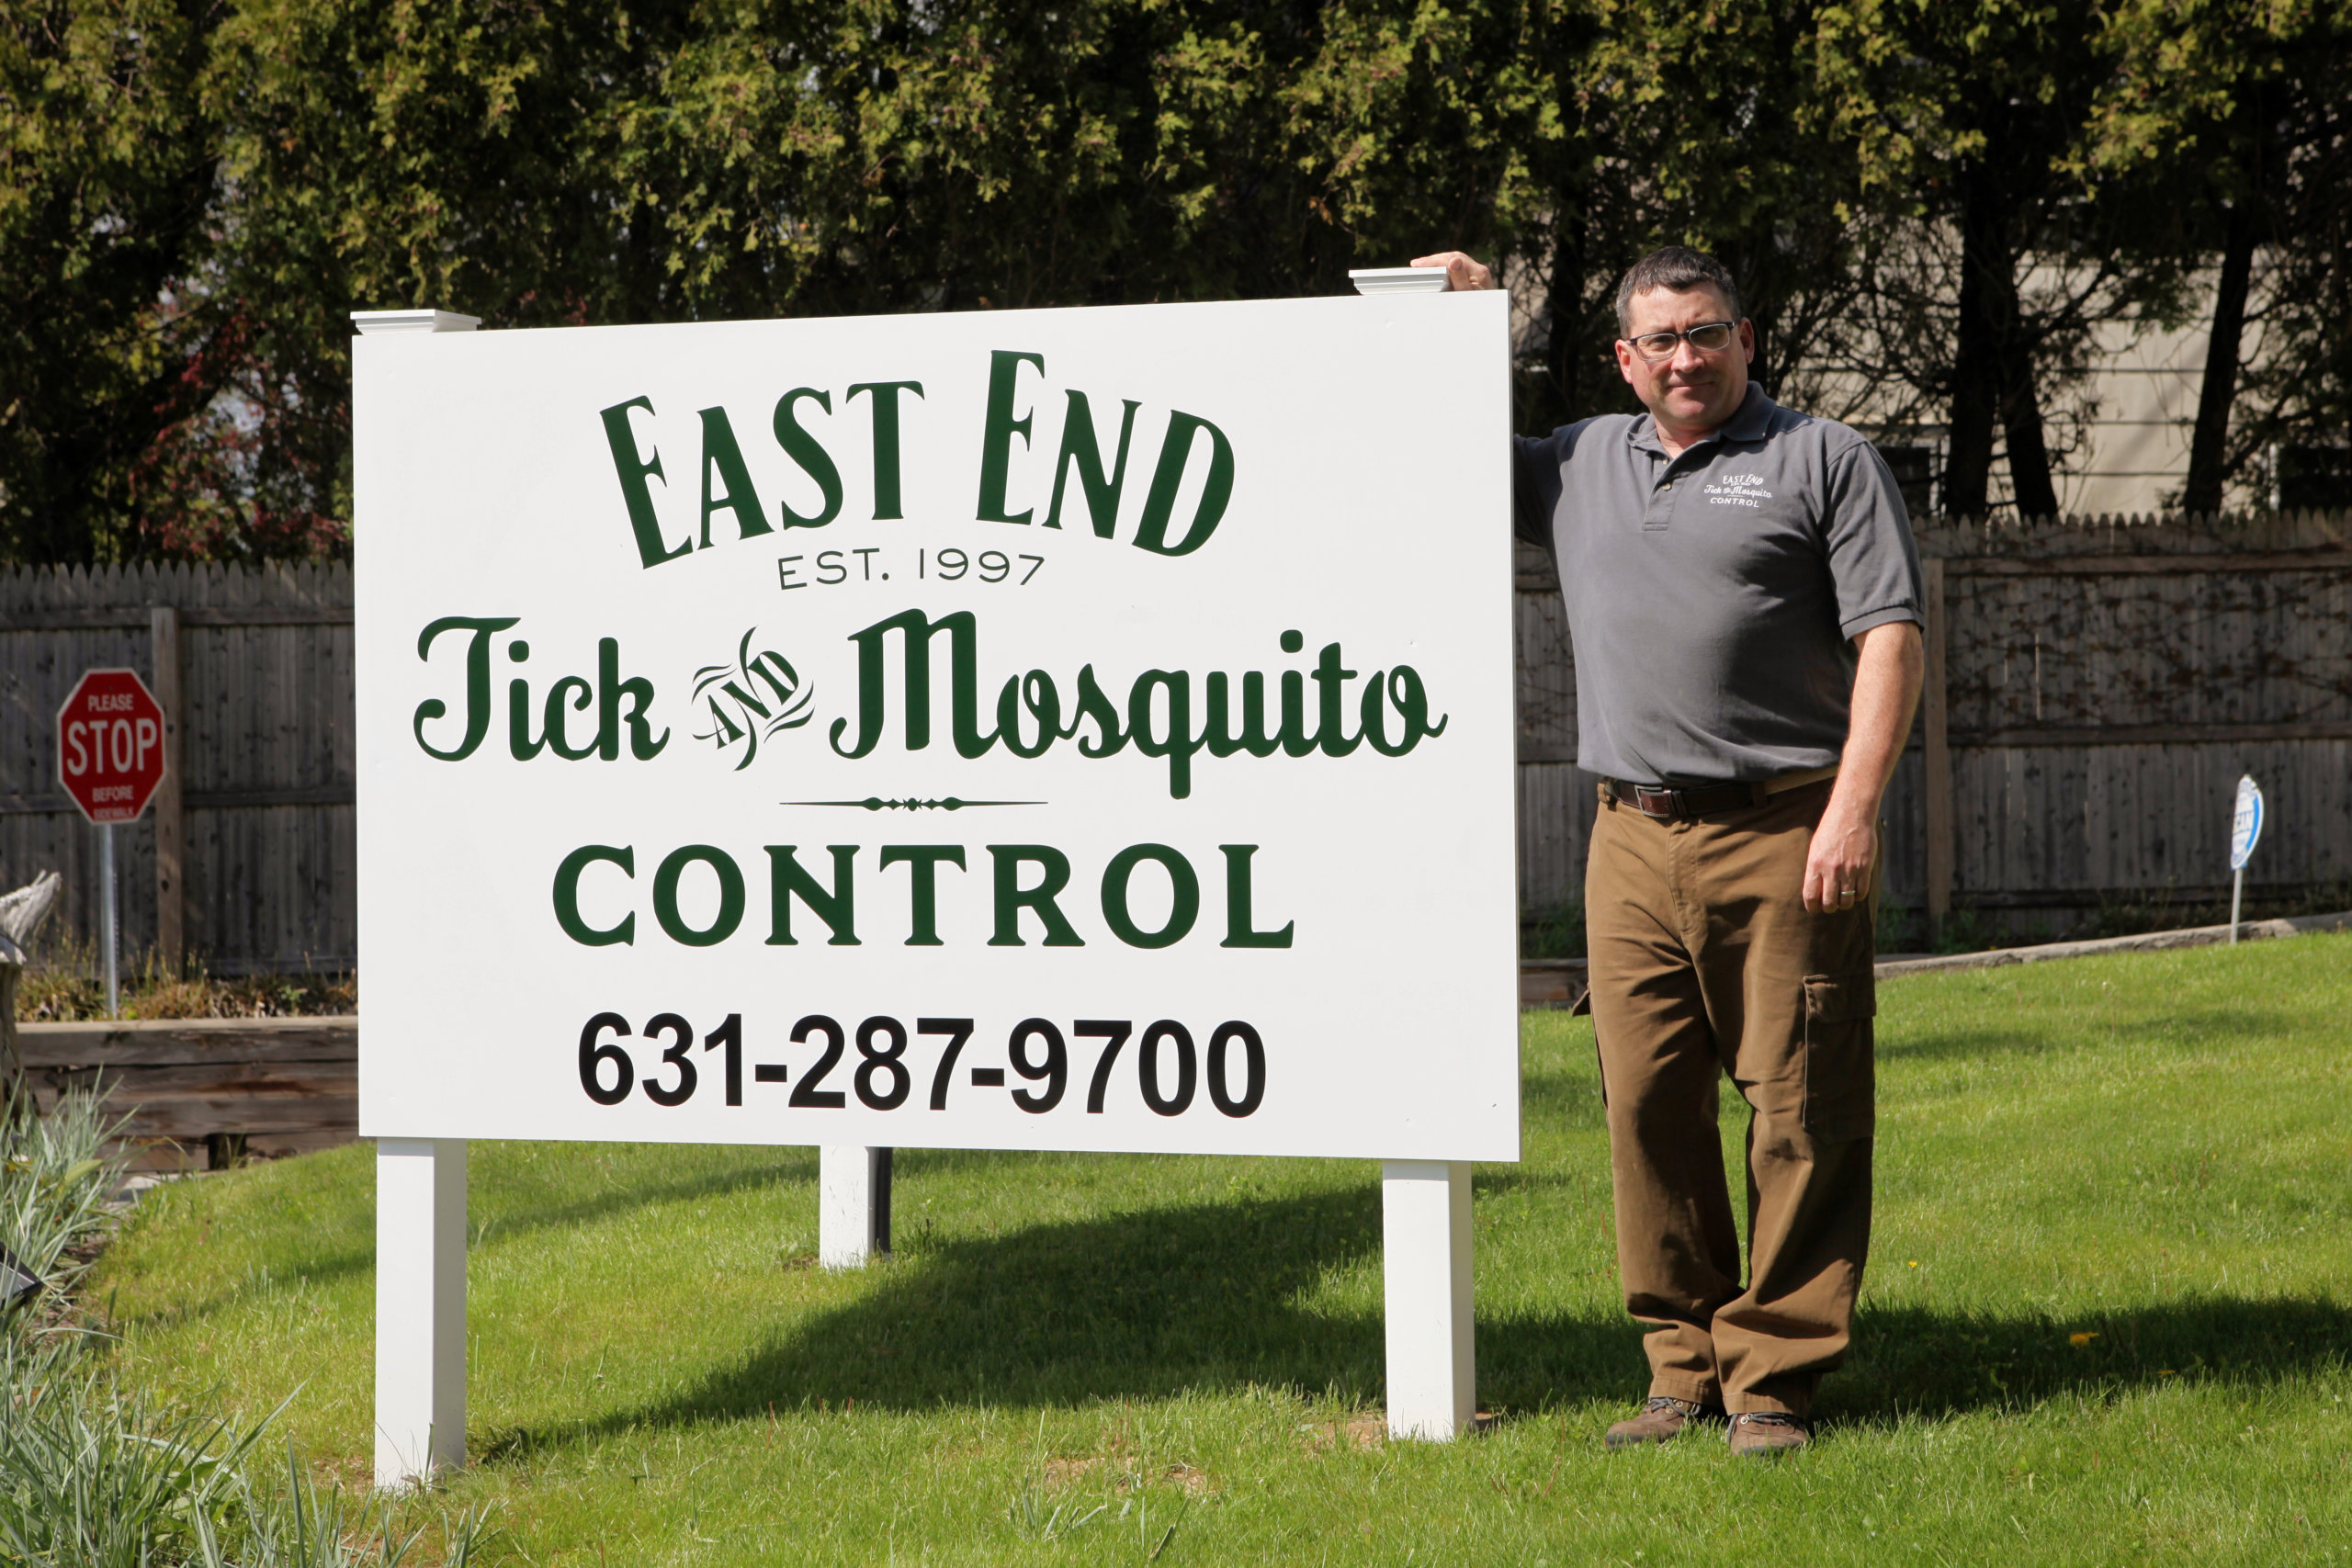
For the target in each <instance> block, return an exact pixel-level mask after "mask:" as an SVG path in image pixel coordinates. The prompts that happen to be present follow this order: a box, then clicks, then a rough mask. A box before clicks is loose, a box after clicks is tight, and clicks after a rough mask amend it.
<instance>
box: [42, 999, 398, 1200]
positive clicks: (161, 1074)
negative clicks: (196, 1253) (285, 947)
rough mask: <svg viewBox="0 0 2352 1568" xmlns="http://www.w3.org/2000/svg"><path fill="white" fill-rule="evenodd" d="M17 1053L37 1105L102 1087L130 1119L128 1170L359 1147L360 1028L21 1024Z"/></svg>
mask: <svg viewBox="0 0 2352 1568" xmlns="http://www.w3.org/2000/svg"><path fill="white" fill-rule="evenodd" d="M17 1048H18V1049H19V1050H20V1051H21V1052H22V1053H23V1054H24V1062H25V1070H26V1072H27V1073H28V1075H29V1076H30V1077H31V1078H32V1081H33V1084H34V1088H35V1090H36V1092H37V1093H38V1094H39V1096H40V1099H41V1100H42V1101H43V1102H44V1103H46V1102H47V1101H49V1100H51V1098H52V1097H53V1096H54V1095H56V1094H57V1093H58V1092H60V1091H62V1090H63V1089H67V1088H71V1087H75V1086H80V1085H85V1084H87V1083H89V1082H90V1081H92V1080H93V1079H94V1078H96V1079H102V1080H103V1081H104V1083H105V1084H106V1086H107V1090H108V1096H107V1098H108V1102H109V1103H110V1104H111V1105H112V1106H113V1107H115V1109H116V1110H117V1111H119V1112H120V1113H123V1114H127V1115H128V1116H129V1118H130V1121H129V1122H128V1124H127V1125H126V1126H125V1128H124V1130H123V1132H124V1138H125V1141H126V1142H128V1143H130V1145H134V1146H135V1147H136V1148H137V1150H138V1153H137V1155H136V1156H135V1157H134V1159H133V1161H132V1167H133V1168H134V1169H146V1170H158V1169H163V1170H172V1169H182V1168H188V1167H198V1168H200V1167H203V1166H205V1165H207V1164H208V1163H212V1162H213V1161H214V1160H215V1159H216V1158H217V1157H218V1156H220V1154H221V1153H222V1152H223V1151H224V1150H225V1149H232V1148H233V1147H234V1145H227V1144H225V1143H216V1142H215V1140H226V1139H234V1138H243V1140H244V1142H243V1152H245V1153H248V1154H258V1155H268V1156H278V1155H290V1154H300V1153H303V1152H305V1151H307V1150H310V1149H323V1148H331V1147H333V1146H334V1145H337V1144H347V1143H350V1142H352V1141H354V1140H355V1139H356V1138H357V1137H358V1136H359V1020H358V1019H357V1018H356V1016H346V1017H341V1018H218V1019H213V1018H207V1019H155V1020H137V1021H112V1022H108V1021H96V1022H87V1023H20V1024H18V1025H17Z"/></svg>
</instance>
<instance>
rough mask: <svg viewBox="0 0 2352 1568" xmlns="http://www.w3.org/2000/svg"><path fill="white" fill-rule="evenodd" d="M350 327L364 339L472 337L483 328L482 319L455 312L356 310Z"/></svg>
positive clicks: (353, 312) (352, 313)
mask: <svg viewBox="0 0 2352 1568" xmlns="http://www.w3.org/2000/svg"><path fill="white" fill-rule="evenodd" d="M351 324H352V325H353V326H355V327H357V328H358V329H359V332H360V334H361V335H362V336H365V337H383V336H388V335H390V333H469V332H471V331H473V330H474V329H475V328H476V327H478V326H480V325H481V317H480V316H460V315H459V314H458V312H456V311H455V310H354V311H352V312H351Z"/></svg>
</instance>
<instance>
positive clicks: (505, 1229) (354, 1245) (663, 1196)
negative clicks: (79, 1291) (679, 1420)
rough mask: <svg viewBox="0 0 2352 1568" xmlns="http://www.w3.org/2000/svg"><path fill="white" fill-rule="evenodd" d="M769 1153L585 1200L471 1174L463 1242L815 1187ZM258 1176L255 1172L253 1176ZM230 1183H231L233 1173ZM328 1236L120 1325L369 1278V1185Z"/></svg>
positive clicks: (803, 1162) (783, 1154) (805, 1173)
mask: <svg viewBox="0 0 2352 1568" xmlns="http://www.w3.org/2000/svg"><path fill="white" fill-rule="evenodd" d="M775 1154H776V1156H778V1157H776V1158H774V1159H769V1160H763V1161H762V1162H761V1163H759V1164H757V1165H746V1166H739V1167H736V1168H731V1169H723V1170H713V1171H707V1172H703V1173H701V1174H698V1175H694V1176H684V1177H673V1178H669V1179H661V1178H647V1177H642V1176H635V1177H633V1178H632V1179H630V1180H629V1181H628V1182H620V1183H616V1184H614V1185H613V1186H611V1187H609V1188H607V1189H605V1190H603V1191H600V1192H596V1193H594V1194H592V1195H591V1196H588V1197H584V1198H573V1197H568V1196H567V1197H564V1198H562V1199H560V1200H555V1201H551V1200H550V1199H549V1198H548V1196H547V1195H545V1194H534V1195H529V1196H515V1195H510V1194H499V1195H496V1196H493V1197H492V1198H490V1199H488V1200H487V1201H485V1199H484V1198H483V1197H481V1195H480V1194H481V1189H482V1188H483V1187H484V1186H489V1185H492V1183H491V1182H485V1181H483V1180H482V1179H481V1175H477V1176H476V1177H475V1183H476V1186H475V1192H476V1196H475V1198H474V1200H473V1204H472V1212H471V1214H470V1215H469V1219H470V1221H471V1224H470V1227H469V1230H470V1235H471V1238H472V1239H471V1242H470V1245H471V1246H473V1247H477V1248H479V1247H481V1246H483V1245H484V1244H485V1243H495V1244H497V1245H502V1246H503V1245H505V1244H508V1243H511V1242H513V1241H515V1240H516V1239H517V1238H519V1237H522V1236H526V1235H533V1234H535V1233H537V1232H541V1231H550V1230H574V1229H577V1228H579V1227H581V1226H582V1225H586V1224H593V1223H594V1222H595V1221H598V1220H603V1219H608V1218H610V1217H612V1216H613V1215H616V1214H621V1213H632V1212H635V1211H638V1210H643V1209H649V1208H652V1207H655V1206H658V1205H661V1204H665V1203H691V1202H696V1201H707V1200H709V1199H714V1198H724V1197H728V1196H730V1195H732V1194H734V1193H737V1192H742V1191H746V1190H758V1189H767V1188H776V1187H789V1186H796V1185H797V1186H803V1187H808V1186H813V1185H814V1184H815V1182H816V1179H817V1151H816V1150H814V1149H801V1148H797V1147H795V1148H786V1149H778V1150H776V1151H775ZM492 1157H495V1156H492ZM476 1160H477V1162H478V1163H477V1164H476V1165H475V1167H474V1169H475V1171H476V1172H482V1171H483V1170H484V1168H485V1167H486V1166H487V1165H488V1163H489V1162H488V1161H486V1160H482V1159H481V1156H476ZM259 1174H260V1173H259V1172H258V1171H257V1172H255V1175H256V1176H258V1175H259ZM229 1179H232V1180H233V1179H236V1178H235V1177H234V1176H232V1177H230V1178H229ZM493 1180H494V1179H493ZM331 1234H333V1235H335V1236H336V1237H337V1238H338V1240H339V1243H340V1245H330V1244H327V1243H325V1242H322V1241H321V1240H319V1239H318V1238H317V1236H316V1235H313V1236H310V1237H306V1238H305V1241H304V1245H305V1247H308V1248H309V1250H307V1251H306V1252H305V1253H304V1254H303V1255H302V1256H300V1258H292V1259H288V1258H277V1259H273V1260H272V1261H271V1262H270V1264H269V1266H268V1267H267V1268H266V1269H254V1270H251V1271H249V1272H247V1273H245V1274H243V1275H241V1276H237V1277H234V1278H233V1279H229V1280H224V1281H223V1282H222V1284H221V1288H220V1289H217V1290H214V1291H212V1292H209V1293H206V1294H203V1295H192V1296H187V1297H183V1298H180V1299H176V1300H173V1301H169V1302H164V1303H158V1304H157V1305H155V1306H153V1307H152V1308H149V1309H147V1310H144V1311H139V1312H131V1313H126V1314H124V1316H123V1322H124V1323H125V1324H126V1325H137V1326H139V1327H141V1328H144V1329H155V1328H164V1327H171V1326H175V1325H183V1324H189V1323H197V1322H201V1321H202V1320H204V1319H206V1318H209V1317H212V1316H215V1315H217V1314H220V1313H223V1312H227V1311H229V1310H231V1309H232V1308H235V1307H238V1306H242V1305H243V1304H245V1303H249V1302H253V1301H256V1300H260V1299H262V1298H265V1297H270V1296H277V1295H283V1294H285V1293H286V1292H287V1291H288V1290H289V1289H302V1288H305V1287H315V1286H322V1285H331V1284H334V1283H335V1282H336V1281H338V1280H347V1279H351V1278H354V1277H356V1276H359V1275H364V1274H369V1273H372V1272H373V1271H374V1269H375V1267H376V1236H375V1230H374V1201H373V1191H372V1188H371V1190H370V1191H369V1194H368V1199H367V1200H366V1201H363V1202H362V1203H360V1204H357V1205H355V1206H353V1207H352V1208H351V1209H350V1210H349V1211H347V1212H346V1213H345V1216H344V1223H343V1224H342V1225H341V1226H340V1228H338V1229H336V1230H335V1231H334V1232H333V1233H331Z"/></svg>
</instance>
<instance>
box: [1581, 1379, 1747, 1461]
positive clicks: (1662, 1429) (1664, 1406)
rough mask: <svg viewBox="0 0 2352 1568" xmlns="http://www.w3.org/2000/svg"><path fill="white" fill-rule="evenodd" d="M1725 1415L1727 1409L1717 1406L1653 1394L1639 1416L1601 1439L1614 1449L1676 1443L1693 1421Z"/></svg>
mask: <svg viewBox="0 0 2352 1568" xmlns="http://www.w3.org/2000/svg"><path fill="white" fill-rule="evenodd" d="M1723 1416H1724V1413H1723V1411H1722V1410H1721V1409H1720V1408H1718V1407H1717V1406H1714V1405H1711V1404H1697V1403H1695V1402H1693V1401H1691V1400H1688V1399H1674V1398H1670V1397H1668V1395H1666V1394H1662V1393H1659V1394H1653V1395H1651V1396H1650V1398H1649V1399H1648V1401H1647V1402H1645V1404H1643V1405H1642V1413H1641V1414H1640V1415H1639V1416H1634V1417H1633V1418H1632V1419H1631V1420H1628V1421H1620V1422H1618V1423H1617V1424H1616V1425H1615V1426H1614V1427H1610V1428H1609V1430H1608V1432H1607V1434H1606V1435H1604V1436H1603V1437H1602V1438H1601V1439H1600V1440H1601V1441H1602V1442H1603V1443H1605V1444H1607V1445H1608V1446H1609V1447H1611V1448H1612V1449H1630V1448H1632V1447H1633V1446H1634V1444H1636V1443H1667V1442H1672V1441H1673V1440H1674V1439H1675V1438H1679V1437H1680V1436H1681V1435H1682V1429H1683V1428H1684V1427H1688V1426H1690V1425H1691V1423H1692V1422H1693V1421H1707V1420H1715V1421H1720V1420H1722V1419H1723Z"/></svg>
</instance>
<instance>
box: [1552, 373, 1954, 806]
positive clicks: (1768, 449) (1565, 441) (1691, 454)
mask: <svg viewBox="0 0 2352 1568" xmlns="http://www.w3.org/2000/svg"><path fill="white" fill-rule="evenodd" d="M1514 450H1515V454H1516V463H1515V466H1514V480H1515V482H1514V485H1513V491H1514V503H1515V507H1516V511H1517V514H1518V531H1519V536H1520V537H1521V538H1523V539H1526V540H1528V541H1530V542H1531V543H1533V544H1538V545H1542V546H1543V547H1545V548H1546V549H1548V550H1550V551H1551V552H1552V558H1553V560H1554V561H1555V563H1556V564H1557V566H1558V567H1559V572H1560V592H1561V594H1562V596H1563V597H1564V598H1565V599H1566V602H1567V612H1568V635H1569V637H1570V639H1571V641H1572V642H1573V643H1574V645H1575V649H1576V660H1577V765H1578V766H1580V767H1582V768H1584V769H1585V770H1586V771H1587V772H1589V773H1600V774H1602V775H1604V776H1605V777H1609V778H1616V779H1623V780H1625V781H1627V782H1629V783H1634V784H1661V783H1673V784H1702V783H1711V782H1720V781H1724V780H1737V781H1742V782H1745V781H1749V780H1755V779H1766V778H1771V777H1773V776H1774V775H1776V774H1780V773H1793V772H1796V771H1797V770H1799V769H1804V768H1819V767H1826V766H1827V765H1828V764H1830V763H1832V762H1835V761H1838V753H1839V752H1840V751H1841V750H1843V749H1844V747H1845V743H1846V728H1847V710H1848V705H1849V699H1850V697H1851V695H1852V693H1853V687H1854V657H1855V656H1854V649H1853V645H1852V643H1851V641H1850V640H1849V639H1851V638H1853V637H1859V636H1860V635H1861V634H1862V633H1863V632H1865V631H1868V630H1869V629H1870V628H1871V627H1872V626H1883V625H1884V624H1885V623H1887V622H1889V621H1917V620H1918V619H1919V618H1920V616H1919V604H1920V592H1919V557H1918V551H1917V548H1916V547H1915V546H1914V545H1913V543H1912V540H1911V520H1910V517H1909V514H1908V513H1905V510H1904V506H1903V497H1902V494H1901V492H1900V491H1897V490H1896V488H1895V483H1894V475H1893V474H1892V473H1890V472H1889V471H1888V469H1887V467H1886V462H1885V459H1883V458H1882V457H1880V456H1879V455H1878V452H1877V449H1876V448H1874V447H1872V446H1871V444H1870V443H1869V442H1868V441H1866V440H1864V439H1863V438H1862V437H1861V436H1860V435H1858V434H1855V433H1854V432H1853V431H1851V430H1849V429H1848V428H1847V427H1846V426H1844V425H1842V424H1839V423H1838V422H1837V421H1835V420H1827V419H1815V418H1812V417H1810V416H1809V415H1806V414H1801V413H1795V412H1791V411H1790V410H1788V409H1784V408H1782V407H1781V406H1780V405H1779V404H1778V403H1775V402H1774V401H1773V400H1771V399H1770V398H1768V397H1766V396H1765V395H1764V393H1763V390H1762V389H1760V388H1758V387H1757V386H1755V385H1754V384H1753V383H1751V384H1750V385H1749V387H1748V389H1747V400H1746V401H1744V402H1742V403H1741V404H1740V406H1739V412H1737V413H1736V414H1734V415H1733V416H1732V418H1731V421H1730V423H1727V424H1725V425H1724V427H1723V428H1722V429H1720V430H1718V431H1716V432H1715V434H1713V436H1711V437H1710V438H1708V439H1707V440H1705V441H1702V442H1700V443H1699V444H1698V445H1697V446H1691V447H1689V448H1687V449H1686V450H1685V451H1684V452H1683V453H1682V455H1681V456H1680V457H1676V458H1674V459H1672V460H1670V461H1669V460H1668V457H1667V456H1666V452H1665V450H1664V449H1663V448H1662V447H1660V446H1658V444H1657V429H1656V426H1655V425H1654V424H1653V423H1652V422H1651V420H1650V417H1649V416H1648V415H1647V414H1642V415H1639V416H1633V417H1629V416H1627V415H1624V414H1608V415H1603V416H1602V417H1600V418H1598V419H1588V420H1585V421H1583V422H1581V423H1577V424H1570V425H1564V426H1562V427H1561V428H1560V429H1558V430H1555V431H1554V432H1553V433H1552V434H1549V435H1545V436H1526V435H1522V436H1519V437H1517V438H1516V439H1515V441H1514Z"/></svg>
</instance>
